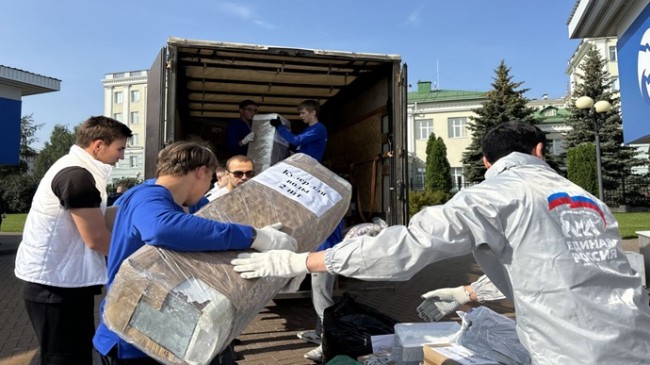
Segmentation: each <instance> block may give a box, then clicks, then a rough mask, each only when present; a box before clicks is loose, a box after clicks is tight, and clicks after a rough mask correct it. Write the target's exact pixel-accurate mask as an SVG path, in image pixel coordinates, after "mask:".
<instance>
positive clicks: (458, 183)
mask: <svg viewBox="0 0 650 365" xmlns="http://www.w3.org/2000/svg"><path fill="white" fill-rule="evenodd" d="M450 172H451V190H452V191H458V190H461V189H462V188H464V187H465V176H464V175H463V168H462V167H452V168H451V171H450Z"/></svg>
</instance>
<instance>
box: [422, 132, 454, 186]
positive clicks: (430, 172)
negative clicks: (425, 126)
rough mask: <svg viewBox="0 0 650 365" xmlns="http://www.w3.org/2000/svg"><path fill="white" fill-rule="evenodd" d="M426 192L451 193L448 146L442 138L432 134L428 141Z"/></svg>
mask: <svg viewBox="0 0 650 365" xmlns="http://www.w3.org/2000/svg"><path fill="white" fill-rule="evenodd" d="M426 152H427V160H426V170H425V180H424V187H425V190H429V191H434V190H440V191H443V192H449V191H451V165H449V160H447V146H445V142H444V141H443V139H442V138H440V137H437V138H436V135H435V134H434V133H431V135H430V136H429V140H428V141H427V150H426Z"/></svg>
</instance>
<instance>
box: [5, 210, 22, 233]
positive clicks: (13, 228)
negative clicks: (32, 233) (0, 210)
mask: <svg viewBox="0 0 650 365" xmlns="http://www.w3.org/2000/svg"><path fill="white" fill-rule="evenodd" d="M25 218H27V214H26V213H25V214H7V218H5V219H3V220H2V226H0V232H22V231H23V227H24V226H25Z"/></svg>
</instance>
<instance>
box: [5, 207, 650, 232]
mask: <svg viewBox="0 0 650 365" xmlns="http://www.w3.org/2000/svg"><path fill="white" fill-rule="evenodd" d="M614 216H616V219H617V220H618V227H619V229H620V230H621V236H622V237H623V238H636V236H637V235H636V233H634V232H636V231H648V230H650V212H641V213H614ZM26 217H27V214H7V218H6V219H5V220H3V221H2V227H0V231H1V232H22V231H23V227H24V226H25V218H26Z"/></svg>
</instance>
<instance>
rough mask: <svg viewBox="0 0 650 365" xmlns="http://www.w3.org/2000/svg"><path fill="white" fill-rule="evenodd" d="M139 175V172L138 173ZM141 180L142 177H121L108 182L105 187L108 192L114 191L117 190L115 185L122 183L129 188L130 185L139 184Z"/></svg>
mask: <svg viewBox="0 0 650 365" xmlns="http://www.w3.org/2000/svg"><path fill="white" fill-rule="evenodd" d="M138 175H139V173H138ZM141 182H142V179H141V178H139V177H121V178H119V179H115V180H113V183H111V184H109V185H108V186H107V187H106V190H108V192H109V193H114V192H115V191H116V190H117V187H118V186H120V185H123V186H125V187H127V188H129V189H131V188H132V187H134V186H136V185H138V184H140V183H141Z"/></svg>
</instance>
